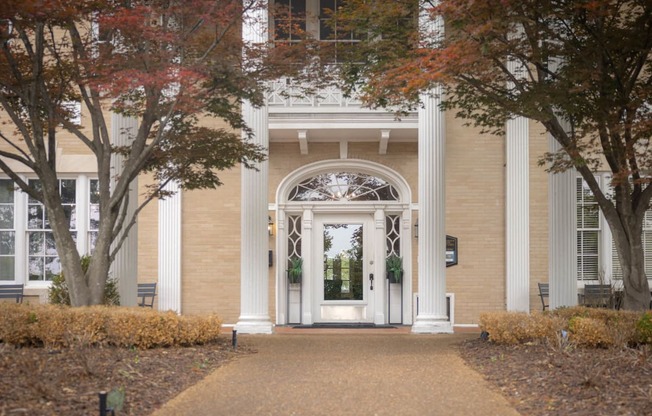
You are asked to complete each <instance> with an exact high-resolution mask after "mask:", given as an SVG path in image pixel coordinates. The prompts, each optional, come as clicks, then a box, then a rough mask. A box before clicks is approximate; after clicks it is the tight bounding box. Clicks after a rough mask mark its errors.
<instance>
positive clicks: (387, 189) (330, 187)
mask: <svg viewBox="0 0 652 416" xmlns="http://www.w3.org/2000/svg"><path fill="white" fill-rule="evenodd" d="M288 200H290V201H329V202H336V201H398V200H399V195H398V192H397V190H396V188H394V187H393V186H392V185H390V184H389V183H387V181H385V180H384V179H381V178H378V177H375V176H371V175H367V174H364V173H355V172H333V173H322V174H319V175H315V176H313V177H311V178H308V179H306V180H304V181H302V182H301V183H299V184H298V185H297V186H295V187H294V188H293V189H292V190H291V191H290V195H289V198H288Z"/></svg>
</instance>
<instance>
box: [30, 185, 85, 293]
mask: <svg viewBox="0 0 652 416" xmlns="http://www.w3.org/2000/svg"><path fill="white" fill-rule="evenodd" d="M29 184H30V186H31V187H33V188H34V189H35V190H36V191H37V192H38V191H40V190H41V183H40V181H38V180H30V181H29ZM58 186H59V192H60V195H61V203H62V205H63V210H64V212H65V215H66V220H67V222H68V227H69V229H70V230H71V234H72V237H73V239H75V240H76V238H77V232H76V230H77V213H76V209H77V182H76V181H75V180H74V179H61V180H59V181H58ZM27 236H28V237H27V241H28V274H29V277H28V278H29V280H31V281H49V280H52V276H54V275H55V274H58V273H60V272H61V263H60V261H59V255H58V254H57V250H56V247H55V244H54V235H53V234H52V227H51V224H50V221H49V219H48V217H47V215H46V212H45V207H44V206H43V204H41V203H40V202H39V201H37V200H35V199H33V198H31V197H30V198H29V199H28V201H27Z"/></svg>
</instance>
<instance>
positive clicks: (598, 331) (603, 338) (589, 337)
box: [568, 316, 613, 348]
mask: <svg viewBox="0 0 652 416" xmlns="http://www.w3.org/2000/svg"><path fill="white" fill-rule="evenodd" d="M568 326H569V329H570V336H569V339H570V340H571V342H573V343H575V344H576V345H577V346H580V347H589V348H596V347H601V348H606V347H611V346H613V339H612V337H611V335H610V331H609V328H608V327H607V324H606V323H605V322H604V321H601V320H599V319H595V318H583V317H580V316H576V317H574V318H571V320H570V321H569V322H568Z"/></svg>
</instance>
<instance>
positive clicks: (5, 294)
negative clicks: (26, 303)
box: [0, 285, 25, 303]
mask: <svg viewBox="0 0 652 416" xmlns="http://www.w3.org/2000/svg"><path fill="white" fill-rule="evenodd" d="M24 286H25V285H0V299H16V303H23V288H24Z"/></svg>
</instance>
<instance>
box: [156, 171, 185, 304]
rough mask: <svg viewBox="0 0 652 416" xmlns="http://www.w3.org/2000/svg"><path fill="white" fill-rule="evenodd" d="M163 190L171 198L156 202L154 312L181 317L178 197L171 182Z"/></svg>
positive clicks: (179, 211) (179, 196) (180, 237)
mask: <svg viewBox="0 0 652 416" xmlns="http://www.w3.org/2000/svg"><path fill="white" fill-rule="evenodd" d="M164 190H165V191H168V192H172V193H173V195H172V196H169V197H167V198H165V199H163V200H159V202H158V308H159V310H162V311H167V310H172V311H175V312H176V313H181V249H182V244H181V242H182V241H183V240H182V235H181V232H182V231H181V212H182V209H181V208H182V206H181V202H182V199H181V197H182V194H181V190H180V189H179V185H178V184H177V183H176V182H173V181H171V182H169V183H168V184H167V185H166V186H165V188H164Z"/></svg>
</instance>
